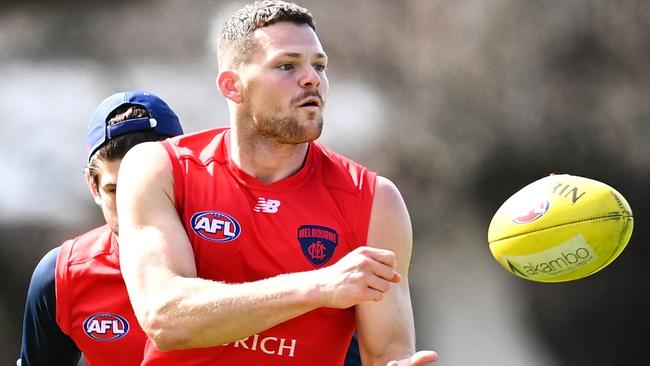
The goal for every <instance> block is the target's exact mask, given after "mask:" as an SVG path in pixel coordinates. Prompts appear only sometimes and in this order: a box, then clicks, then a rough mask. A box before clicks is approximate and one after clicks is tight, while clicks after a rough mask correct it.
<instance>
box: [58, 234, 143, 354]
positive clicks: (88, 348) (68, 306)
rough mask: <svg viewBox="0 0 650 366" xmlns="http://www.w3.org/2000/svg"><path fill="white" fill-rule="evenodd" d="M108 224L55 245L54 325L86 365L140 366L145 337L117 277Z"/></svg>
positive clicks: (114, 246) (115, 250) (115, 251)
mask: <svg viewBox="0 0 650 366" xmlns="http://www.w3.org/2000/svg"><path fill="white" fill-rule="evenodd" d="M116 239H117V238H116V236H115V235H114V234H113V232H112V231H111V229H110V227H109V226H108V225H104V226H102V227H99V228H97V229H94V230H91V231H89V232H87V233H85V234H83V235H81V236H79V237H77V238H75V239H72V240H68V241H66V242H65V243H63V245H62V246H61V250H60V252H59V255H58V257H57V262H56V271H55V276H56V281H55V286H56V322H57V324H58V325H59V327H60V328H61V330H62V331H63V333H65V334H67V335H68V336H69V337H70V338H72V339H73V340H74V342H75V343H76V345H77V347H78V348H79V349H80V350H81V351H82V352H83V354H84V356H85V358H86V362H87V364H88V365H89V366H111V365H127V366H128V365H132V366H136V365H140V363H141V361H142V352H143V349H144V343H145V340H146V335H145V334H144V332H143V331H142V329H141V328H140V325H139V324H138V322H137V320H136V318H135V314H134V312H133V309H132V308H131V304H130V302H129V298H128V294H127V291H126V286H125V284H124V280H123V279H122V274H121V272H120V264H119V257H118V247H117V242H116Z"/></svg>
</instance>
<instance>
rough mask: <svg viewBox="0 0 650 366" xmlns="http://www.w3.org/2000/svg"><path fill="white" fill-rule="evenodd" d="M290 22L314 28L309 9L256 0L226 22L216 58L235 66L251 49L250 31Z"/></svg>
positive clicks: (244, 61)
mask: <svg viewBox="0 0 650 366" xmlns="http://www.w3.org/2000/svg"><path fill="white" fill-rule="evenodd" d="M280 22H291V23H294V24H297V25H303V24H306V25H308V26H309V27H311V28H312V29H313V30H316V26H315V25H314V20H313V18H312V16H311V13H309V10H307V9H305V8H303V7H300V6H298V5H296V4H293V3H289V2H286V1H281V0H263V1H256V2H254V3H253V4H249V5H246V6H245V7H243V8H241V9H239V10H238V11H236V12H235V13H234V14H233V15H232V17H230V19H228V20H227V21H226V23H225V24H224V27H223V29H222V30H221V34H220V35H219V40H218V53H219V58H220V59H222V58H224V57H225V58H230V59H231V61H232V63H233V64H234V65H235V66H239V65H241V64H242V63H246V62H248V61H249V60H250V56H251V54H252V53H253V51H254V50H255V43H254V41H253V39H252V37H253V33H254V32H255V31H256V30H257V29H260V28H264V27H268V26H269V25H272V24H275V23H280Z"/></svg>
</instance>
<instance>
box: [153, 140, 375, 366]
mask: <svg viewBox="0 0 650 366" xmlns="http://www.w3.org/2000/svg"><path fill="white" fill-rule="evenodd" d="M229 134H230V130H229V129H212V130H207V131H203V132H199V133H196V134H191V135H185V136H179V137H176V138H173V139H170V140H167V141H166V142H163V146H165V148H166V149H167V151H168V153H169V155H170V158H171V162H172V168H173V176H174V199H175V203H176V208H177V210H178V212H179V216H180V218H181V220H182V221H183V225H184V226H185V230H186V232H187V234H188V236H189V239H190V242H191V245H192V248H193V251H194V256H195V261H196V268H197V272H198V277H201V278H207V279H213V280H218V281H223V282H227V283H241V282H250V281H256V280H260V279H264V278H269V277H273V276H277V275H280V274H284V273H291V272H299V271H309V270H314V269H318V268H322V267H324V266H329V265H331V264H333V263H336V262H337V261H338V260H339V259H340V258H341V257H343V256H344V255H345V254H347V253H349V252H350V251H352V250H353V249H354V248H356V247H358V246H360V245H364V244H365V243H366V239H367V235H368V222H369V218H370V209H371V206H372V198H373V194H374V188H375V177H376V175H375V173H374V172H370V171H368V170H367V169H366V168H364V167H362V166H361V165H359V164H357V163H355V162H353V161H351V160H349V159H347V158H344V157H342V156H340V155H337V154H335V153H333V152H331V151H329V150H327V149H326V148H325V147H323V146H322V145H320V144H319V143H318V142H312V143H310V144H309V150H308V153H307V157H306V160H305V164H304V166H303V167H302V168H301V169H300V170H299V171H298V172H297V173H296V174H294V175H292V176H290V177H288V178H285V179H282V180H280V181H278V182H275V183H272V184H268V185H265V184H262V183H260V182H259V181H257V180H256V179H255V178H253V177H251V176H249V175H248V174H246V173H245V172H243V171H242V170H240V169H239V168H238V167H237V166H235V165H234V164H233V163H232V162H231V161H230V159H229V158H228V153H227V149H228V148H227V141H228V138H229ZM355 328H356V321H355V313H354V308H353V307H352V308H348V309H343V310H341V309H330V308H319V309H316V310H313V311H311V312H308V313H306V314H303V315H302V316H299V317H297V318H294V319H292V320H289V321H287V322H285V323H282V324H279V325H277V326H275V327H272V328H270V329H267V330H266V331H263V332H261V333H260V334H255V335H252V336H250V337H248V338H246V339H243V340H240V341H237V342H233V343H230V344H227V345H223V346H217V347H210V348H199V349H192V350H180V351H171V352H160V351H158V350H156V349H155V347H154V346H153V345H152V344H151V343H148V344H147V346H146V352H145V362H144V363H143V365H170V366H171V365H246V366H256V365H259V366H273V365H278V366H280V365H282V366H290V365H300V366H306V365H310V366H319V365H322V366H325V365H342V364H343V361H344V359H345V355H346V351H347V349H348V346H349V344H350V339H351V337H352V333H353V332H354V329H355Z"/></svg>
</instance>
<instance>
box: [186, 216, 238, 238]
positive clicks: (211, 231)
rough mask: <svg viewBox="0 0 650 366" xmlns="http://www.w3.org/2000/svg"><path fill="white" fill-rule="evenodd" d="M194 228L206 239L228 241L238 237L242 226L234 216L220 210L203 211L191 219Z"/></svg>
mask: <svg viewBox="0 0 650 366" xmlns="http://www.w3.org/2000/svg"><path fill="white" fill-rule="evenodd" d="M190 225H191V226H192V230H194V232H195V233H196V234H197V235H198V236H200V237H202V238H203V239H205V240H209V241H213V242H216V243H226V242H229V241H233V240H235V239H237V237H238V236H239V234H241V226H240V225H239V223H238V222H237V220H235V218H234V217H232V216H230V215H227V214H225V213H223V212H219V211H201V212H197V213H195V214H194V215H192V218H191V219H190Z"/></svg>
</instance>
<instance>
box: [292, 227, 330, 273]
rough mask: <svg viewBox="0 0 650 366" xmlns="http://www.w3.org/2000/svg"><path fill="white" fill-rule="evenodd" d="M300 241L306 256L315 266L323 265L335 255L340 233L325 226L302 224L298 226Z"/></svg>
mask: <svg viewBox="0 0 650 366" xmlns="http://www.w3.org/2000/svg"><path fill="white" fill-rule="evenodd" d="M298 241H299V242H300V247H301V248H302V254H304V255H305V258H307V260H308V261H309V262H311V264H313V265H315V266H322V265H323V264H325V263H327V262H328V261H329V260H330V259H331V258H332V255H334V250H335V249H336V246H337V245H338V243H339V235H338V233H337V232H336V231H334V230H332V229H330V228H328V227H325V226H318V225H302V226H300V227H299V228H298Z"/></svg>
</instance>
